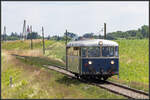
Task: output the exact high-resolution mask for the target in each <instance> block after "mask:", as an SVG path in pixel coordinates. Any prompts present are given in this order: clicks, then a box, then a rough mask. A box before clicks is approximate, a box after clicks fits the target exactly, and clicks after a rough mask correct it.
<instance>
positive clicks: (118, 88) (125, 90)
mask: <svg viewBox="0 0 150 100" xmlns="http://www.w3.org/2000/svg"><path fill="white" fill-rule="evenodd" d="M13 56H17V57H19V58H25V56H19V55H13ZM43 66H44V67H46V68H48V69H52V70H55V71H57V72H60V73H62V74H65V75H67V76H68V77H70V78H74V79H77V78H76V77H75V75H74V74H72V73H71V72H68V71H66V70H65V69H63V68H62V67H60V66H57V67H54V66H49V65H43ZM78 80H79V81H81V82H84V83H87V84H91V85H95V86H98V87H100V88H103V89H106V90H108V91H111V92H113V93H116V94H119V95H123V96H125V97H127V98H131V99H148V98H149V94H148V93H146V92H143V91H140V90H136V89H132V88H129V87H127V86H124V85H121V84H118V83H113V82H109V81H105V82H101V83H100V82H96V80H95V81H87V80H84V79H80V78H79V79H78Z"/></svg>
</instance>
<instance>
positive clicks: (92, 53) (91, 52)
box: [82, 46, 119, 57]
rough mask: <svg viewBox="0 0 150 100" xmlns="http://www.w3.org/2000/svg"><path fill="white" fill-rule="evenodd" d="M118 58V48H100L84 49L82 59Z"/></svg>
mask: <svg viewBox="0 0 150 100" xmlns="http://www.w3.org/2000/svg"><path fill="white" fill-rule="evenodd" d="M100 54H102V57H114V56H116V57H118V55H119V54H118V46H115V47H114V46H104V47H102V49H101V48H100V47H83V48H82V57H101V56H100Z"/></svg>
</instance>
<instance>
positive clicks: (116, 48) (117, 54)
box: [115, 46, 119, 57]
mask: <svg viewBox="0 0 150 100" xmlns="http://www.w3.org/2000/svg"><path fill="white" fill-rule="evenodd" d="M115 56H116V57H118V56H119V50H118V47H117V46H116V47H115Z"/></svg>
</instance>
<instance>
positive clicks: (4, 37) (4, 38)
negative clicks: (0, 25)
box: [3, 26, 6, 41]
mask: <svg viewBox="0 0 150 100" xmlns="http://www.w3.org/2000/svg"><path fill="white" fill-rule="evenodd" d="M3 35H4V36H3V40H4V41H6V26H4V33H3Z"/></svg>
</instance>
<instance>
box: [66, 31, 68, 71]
mask: <svg viewBox="0 0 150 100" xmlns="http://www.w3.org/2000/svg"><path fill="white" fill-rule="evenodd" d="M67 35H68V32H67V30H66V70H68V64H67V62H68V59H67V40H68V38H67Z"/></svg>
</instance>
